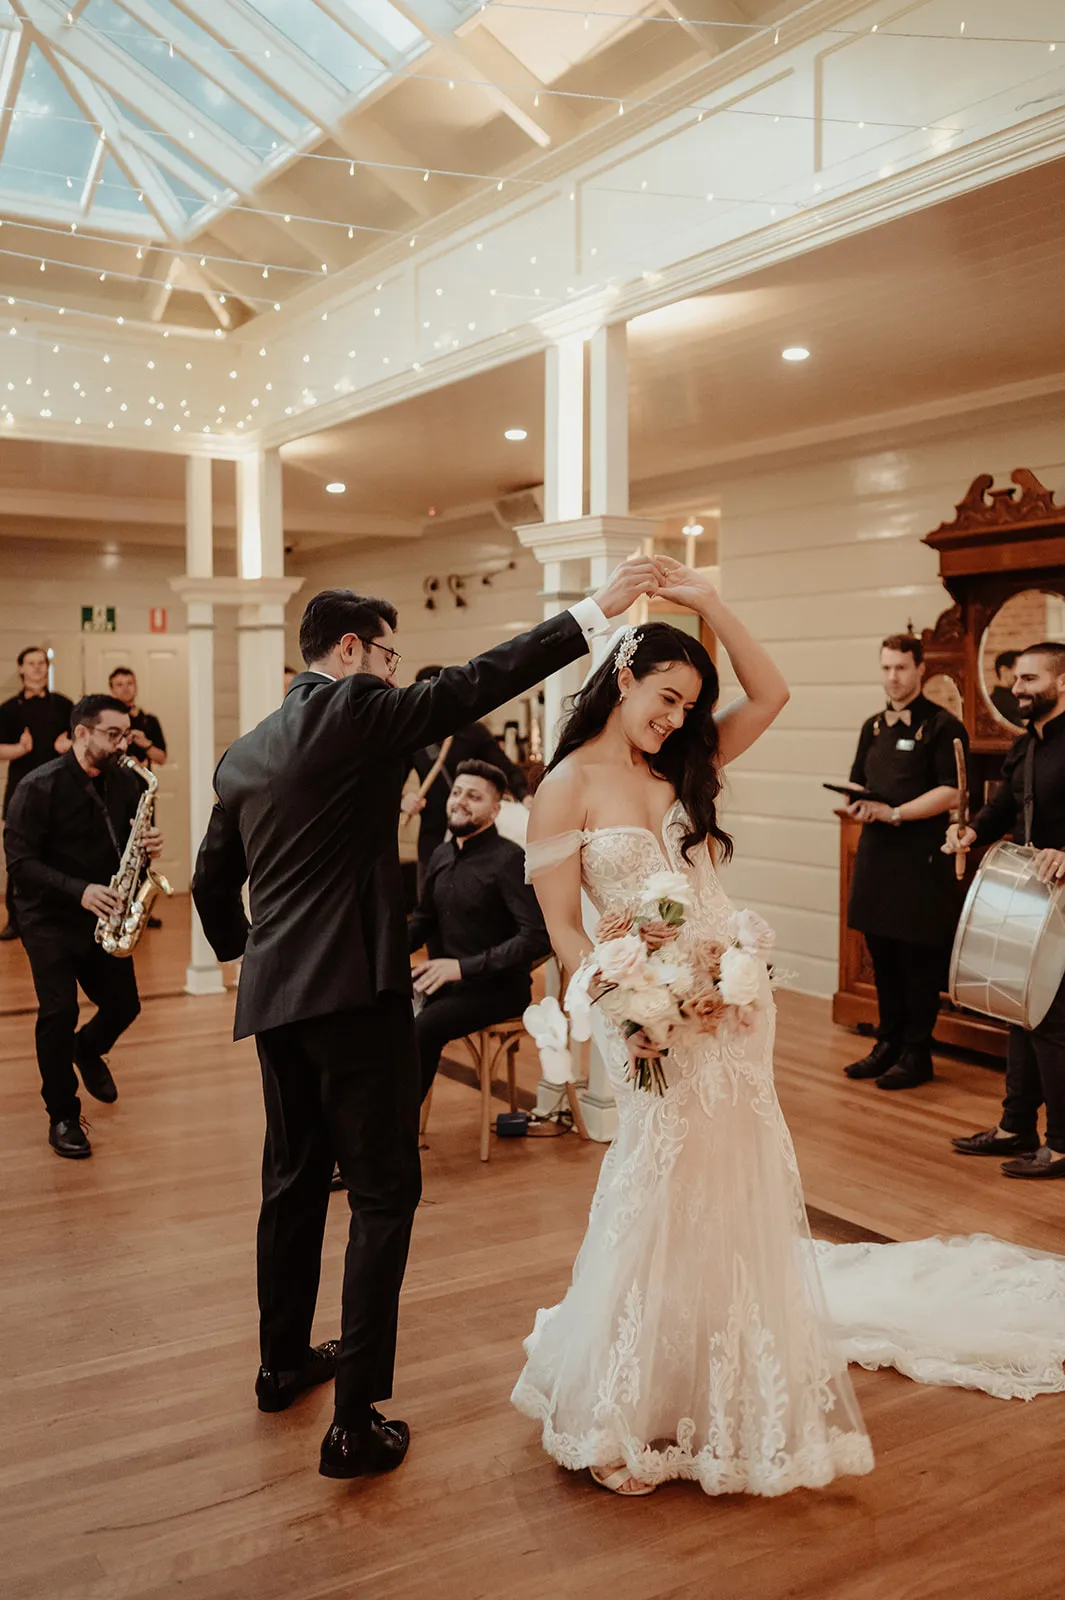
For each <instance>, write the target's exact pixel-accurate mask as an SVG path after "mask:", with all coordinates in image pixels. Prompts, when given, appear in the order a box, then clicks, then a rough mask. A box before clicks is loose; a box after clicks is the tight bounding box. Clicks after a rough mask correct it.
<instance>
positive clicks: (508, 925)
mask: <svg viewBox="0 0 1065 1600" xmlns="http://www.w3.org/2000/svg"><path fill="white" fill-rule="evenodd" d="M408 939H409V948H410V949H411V950H412V951H414V950H419V949H421V947H422V945H423V944H424V945H427V946H428V949H429V954H430V956H432V957H434V958H435V957H437V956H451V957H453V958H455V959H457V960H458V962H459V964H460V966H461V969H462V976H463V978H467V979H468V978H485V977H494V976H496V975H498V974H499V973H504V972H506V973H513V972H529V971H531V969H532V967H533V965H534V964H535V963H536V962H537V961H540V960H541V959H542V958H543V957H544V956H548V955H550V953H551V941H550V939H549V938H548V936H547V929H546V927H545V926H544V919H543V917H542V916H541V914H540V907H539V904H538V903H537V899H536V895H535V893H534V891H533V889H532V887H531V885H529V884H527V883H526V882H525V852H524V850H522V848H521V846H520V845H516V844H514V843H512V842H511V840H509V839H504V838H503V837H502V835H501V834H499V833H498V832H497V831H496V829H495V828H494V827H491V828H486V829H485V830H484V832H483V833H475V834H472V835H471V836H470V837H469V838H467V839H465V840H464V841H463V844H462V847H461V849H460V847H459V845H458V843H457V842H456V841H455V840H454V839H449V840H448V842H447V844H442V845H439V846H438V847H437V849H436V850H435V851H434V853H433V858H432V860H431V861H430V863H429V870H428V872H427V873H426V877H425V883H424V885H423V887H422V894H421V899H420V900H419V902H418V909H417V910H416V911H415V913H414V915H413V916H412V917H411V919H410V922H409V924H408Z"/></svg>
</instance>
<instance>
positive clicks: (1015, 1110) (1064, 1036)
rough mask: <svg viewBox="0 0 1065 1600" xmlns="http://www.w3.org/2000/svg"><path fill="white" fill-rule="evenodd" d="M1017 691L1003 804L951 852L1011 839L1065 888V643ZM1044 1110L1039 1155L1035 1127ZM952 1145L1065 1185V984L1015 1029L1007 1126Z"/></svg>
mask: <svg viewBox="0 0 1065 1600" xmlns="http://www.w3.org/2000/svg"><path fill="white" fill-rule="evenodd" d="M1013 692H1014V694H1015V695H1016V697H1017V703H1018V705H1019V706H1020V708H1021V711H1022V713H1023V714H1024V716H1026V717H1027V718H1028V729H1027V731H1026V732H1025V733H1022V734H1021V736H1020V738H1019V739H1018V740H1017V741H1016V743H1015V744H1014V745H1013V747H1012V749H1011V750H1010V752H1009V754H1008V755H1007V757H1006V759H1005V761H1004V762H1003V765H1002V786H1001V788H1000V789H999V790H998V792H997V794H996V795H995V798H994V799H993V800H992V801H991V802H990V804H988V805H986V806H985V807H984V809H983V810H982V811H981V812H980V813H979V814H978V815H977V816H976V817H974V818H973V823H972V827H970V828H966V829H965V830H964V832H961V833H959V829H958V828H957V827H952V828H951V830H950V833H949V835H948V837H947V843H946V846H945V848H946V849H947V850H948V851H950V852H952V853H953V852H955V851H957V850H967V849H970V848H971V847H972V846H973V845H974V844H991V843H993V842H994V841H995V840H996V839H1001V838H1002V836H1003V834H1010V835H1011V836H1012V838H1013V840H1014V842H1015V843H1017V844H1032V845H1035V847H1036V849H1037V851H1038V854H1037V856H1036V859H1035V865H1036V872H1037V874H1038V877H1039V879H1040V881H1041V882H1042V883H1049V884H1059V883H1065V644H1055V643H1051V642H1047V643H1044V644H1036V645H1030V646H1029V648H1028V649H1027V650H1024V651H1022V653H1021V655H1020V657H1019V658H1018V661H1017V676H1016V679H1015V680H1014V685H1013ZM1044 1104H1045V1105H1046V1121H1047V1126H1046V1144H1045V1145H1043V1146H1042V1148H1040V1144H1039V1133H1038V1131H1037V1128H1036V1121H1037V1118H1038V1116H1039V1107H1040V1106H1041V1105H1044ZM952 1143H953V1145H954V1148H955V1150H957V1151H958V1152H959V1153H960V1154H961V1155H966V1156H1006V1155H1012V1156H1014V1157H1015V1158H1016V1159H1014V1160H1012V1161H1004V1162H1003V1163H1002V1171H1003V1173H1004V1174H1005V1176H1006V1177H1007V1178H1065V982H1063V983H1062V985H1061V987H1060V988H1059V989H1058V992H1057V994H1056V996H1055V997H1054V999H1053V1001H1052V1002H1051V1005H1050V1010H1049V1011H1048V1012H1047V1014H1046V1016H1045V1017H1044V1018H1043V1020H1042V1022H1040V1023H1039V1025H1038V1026H1037V1027H1035V1028H1033V1029H1032V1030H1031V1031H1030V1032H1029V1031H1028V1030H1027V1029H1025V1028H1019V1027H1015V1026H1013V1027H1011V1028H1010V1030H1009V1040H1008V1043H1007V1047H1006V1095H1005V1099H1004V1100H1003V1103H1002V1118H1001V1121H1000V1122H999V1123H998V1124H997V1126H996V1127H994V1128H987V1129H985V1130H984V1131H983V1132H982V1133H973V1134H970V1135H969V1136H968V1137H966V1138H961V1139H954V1140H953V1141H952Z"/></svg>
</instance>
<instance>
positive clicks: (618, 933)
mask: <svg viewBox="0 0 1065 1600" xmlns="http://www.w3.org/2000/svg"><path fill="white" fill-rule="evenodd" d="M632 923H633V916H632V912H631V911H607V912H605V913H604V915H603V917H602V919H601V921H600V923H599V933H598V939H599V943H600V944H605V943H606V941H607V940H608V939H623V938H624V937H625V935H626V934H627V933H631V932H632Z"/></svg>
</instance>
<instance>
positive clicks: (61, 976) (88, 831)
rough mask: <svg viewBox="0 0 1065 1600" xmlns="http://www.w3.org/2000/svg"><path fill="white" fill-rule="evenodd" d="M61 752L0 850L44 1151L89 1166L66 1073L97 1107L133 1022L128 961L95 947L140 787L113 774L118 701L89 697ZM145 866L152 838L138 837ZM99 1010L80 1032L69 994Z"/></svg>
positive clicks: (12, 819) (119, 750)
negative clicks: (18, 948)
mask: <svg viewBox="0 0 1065 1600" xmlns="http://www.w3.org/2000/svg"><path fill="white" fill-rule="evenodd" d="M71 723H72V732H73V740H72V744H71V748H70V749H69V750H68V751H67V752H66V753H65V754H64V755H61V756H59V757H58V758H54V759H53V760H51V761H48V762H46V763H45V765H44V766H41V767H38V768H37V770H36V771H35V772H31V773H30V774H29V776H28V777H26V778H23V780H22V782H21V783H20V784H19V786H18V788H17V789H16V791H15V794H14V797H13V798H12V801H11V805H10V807H9V809H8V813H7V823H6V826H5V829H4V848H5V851H6V854H7V870H8V874H9V876H10V878H11V883H12V888H13V892H14V897H15V906H16V908H17V911H18V918H19V927H20V928H21V930H22V943H23V945H24V947H25V950H26V954H27V955H28V957H29V960H30V970H31V972H32V973H33V986H34V989H35V990H36V993H37V1031H36V1040H37V1064H38V1066H39V1067H40V1072H41V1095H42V1098H43V1099H44V1103H45V1108H46V1109H47V1112H48V1122H49V1133H48V1142H49V1143H50V1145H51V1146H52V1149H53V1150H54V1151H55V1153H56V1155H59V1156H66V1157H68V1158H70V1159H72V1160H80V1159H84V1158H85V1157H86V1156H91V1155H92V1147H91V1145H90V1144H89V1141H88V1139H87V1138H86V1135H85V1130H84V1128H83V1127H82V1123H81V1101H80V1100H79V1099H78V1082H77V1078H76V1077H75V1074H74V1066H75V1065H76V1066H77V1068H78V1071H79V1072H80V1073H81V1081H82V1083H83V1084H84V1086H85V1088H86V1089H87V1090H88V1092H89V1093H90V1094H91V1095H92V1096H93V1097H94V1098H95V1099H97V1100H102V1101H103V1102H104V1103H105V1104H107V1105H111V1104H113V1102H114V1101H115V1100H117V1099H118V1089H117V1087H116V1086H115V1080H114V1078H113V1077H112V1076H111V1072H110V1069H109V1067H108V1065H107V1062H106V1061H105V1060H104V1057H105V1056H106V1054H107V1053H108V1051H109V1050H110V1049H111V1048H112V1046H113V1045H114V1044H115V1042H116V1040H117V1039H118V1037H119V1035H120V1034H122V1033H124V1032H125V1031H126V1029H127V1028H128V1027H129V1025H130V1023H132V1022H133V1020H134V1019H135V1017H136V1016H137V1014H138V1012H139V1011H140V1000H139V998H138V996H137V979H136V976H135V974H134V970H133V960H132V958H131V957H123V958H121V959H119V958H118V957H116V956H109V955H107V953H106V952H105V951H104V950H103V949H102V948H101V947H100V945H98V944H97V943H96V921H97V918H98V917H100V916H102V915H106V914H109V913H111V912H113V911H115V910H117V909H118V904H119V897H118V896H117V895H116V894H115V892H114V891H113V890H112V889H111V887H110V883H111V878H112V876H113V874H114V872H115V870H116V869H117V867H118V863H119V859H120V857H121V855H122V852H123V850H124V849H125V846H126V841H127V839H128V838H129V832H130V827H131V825H132V822H133V818H134V817H135V815H136V812H137V806H138V804H139V803H140V798H141V795H142V794H143V793H144V786H143V784H142V783H141V782H140V780H139V779H138V778H137V777H136V776H135V775H134V774H133V773H132V772H129V771H127V770H126V769H125V768H124V767H122V766H120V765H119V761H120V757H121V756H122V755H123V753H124V751H125V749H126V743H127V740H128V738H129V713H128V712H127V710H126V707H125V706H124V705H123V704H122V702H121V700H116V699H114V698H113V697H112V696H111V695H107V694H87V695H85V696H84V698H83V699H81V700H79V701H78V703H77V705H76V706H75V707H74V710H73V713H72V715H71ZM146 842H147V848H148V854H149V856H152V857H153V858H154V857H155V856H157V855H159V853H160V851H161V850H162V848H163V839H162V835H161V834H160V833H159V831H158V830H157V829H154V828H153V829H151V830H150V831H149V832H148V834H147V835H146ZM79 984H80V986H81V988H82V989H83V990H84V992H85V993H86V994H87V995H88V997H89V999H90V1000H91V1001H92V1003H93V1004H94V1005H95V1006H96V1007H97V1011H96V1015H95V1016H94V1017H92V1018H91V1019H90V1020H89V1021H88V1022H87V1023H85V1025H84V1026H83V1027H82V1028H81V1029H80V1030H79V1029H78V986H79Z"/></svg>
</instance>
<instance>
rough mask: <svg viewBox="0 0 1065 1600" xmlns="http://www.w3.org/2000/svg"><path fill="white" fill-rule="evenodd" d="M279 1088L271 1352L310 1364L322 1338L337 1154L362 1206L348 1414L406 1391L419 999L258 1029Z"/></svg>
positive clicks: (354, 1269) (346, 1350) (274, 1092)
mask: <svg viewBox="0 0 1065 1600" xmlns="http://www.w3.org/2000/svg"><path fill="white" fill-rule="evenodd" d="M255 1042H256V1046H257V1047H258V1051H259V1062H260V1065H261V1067H262V1076H263V1096H264V1099H265V1102H266V1144H265V1147H264V1150H263V1203H262V1211H261V1212H260V1215H259V1233H258V1279H259V1341H260V1352H261V1359H262V1364H263V1366H264V1367H266V1368H267V1370H268V1371H273V1372H279V1371H281V1372H285V1371H291V1370H293V1369H295V1368H298V1367H300V1366H302V1364H303V1362H304V1361H305V1360H306V1357H307V1350H308V1347H309V1345H310V1342H311V1324H312V1322H313V1320H314V1309H315V1302H316V1300H317V1297H318V1280H319V1275H320V1271H321V1259H322V1239H323V1236H324V1233H325V1221H326V1212H327V1210H328V1206H329V1189H330V1181H331V1179H332V1175H333V1163H334V1161H336V1162H337V1163H338V1165H339V1167H340V1176H341V1178H342V1179H343V1181H344V1186H345V1188H346V1190H347V1195H348V1204H349V1206H350V1207H351V1225H350V1230H349V1234H348V1248H347V1255H346V1257H345V1261H344V1291H343V1310H342V1317H341V1334H340V1357H339V1361H338V1364H337V1376H336V1420H337V1421H338V1422H339V1423H341V1424H343V1425H345V1426H356V1425H358V1424H359V1423H360V1422H363V1421H365V1417H366V1411H367V1408H368V1407H369V1406H370V1405H372V1404H373V1403H374V1402H375V1401H378V1400H387V1399H388V1398H389V1397H390V1396H391V1393H392V1373H393V1368H394V1364H395V1354H396V1323H397V1318H398V1314H399V1292H400V1287H401V1285H402V1283H403V1272H404V1268H405V1267H406V1264H407V1249H408V1246H409V1244H410V1234H411V1224H412V1223H413V1220H414V1212H415V1210H416V1208H417V1205H418V1200H419V1198H420V1196H421V1167H420V1161H419V1156H418V1109H419V1101H420V1092H419V1074H418V1056H417V1050H416V1047H415V1042H414V1017H413V1012H412V1008H411V1002H410V1000H409V999H408V998H405V997H403V996H402V995H398V994H397V995H382V996H381V997H379V999H378V1001H377V1003H376V1004H375V1005H372V1006H365V1007H359V1008H357V1009H353V1010H350V1011H338V1012H334V1013H333V1014H331V1015H329V1016H324V1017H315V1018H313V1019H311V1020H309V1021H305V1022H291V1023H287V1024H285V1026H283V1027H280V1028H271V1029H270V1030H269V1031H268V1032H266V1033H260V1034H257V1035H256V1039H255Z"/></svg>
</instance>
